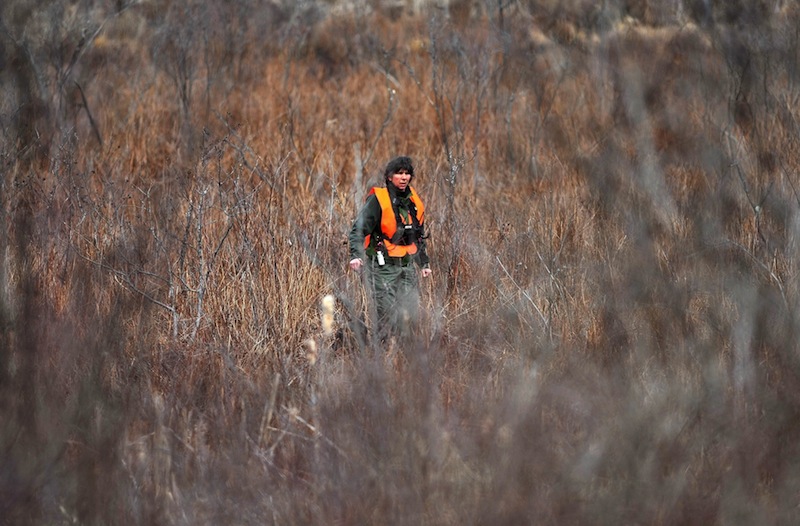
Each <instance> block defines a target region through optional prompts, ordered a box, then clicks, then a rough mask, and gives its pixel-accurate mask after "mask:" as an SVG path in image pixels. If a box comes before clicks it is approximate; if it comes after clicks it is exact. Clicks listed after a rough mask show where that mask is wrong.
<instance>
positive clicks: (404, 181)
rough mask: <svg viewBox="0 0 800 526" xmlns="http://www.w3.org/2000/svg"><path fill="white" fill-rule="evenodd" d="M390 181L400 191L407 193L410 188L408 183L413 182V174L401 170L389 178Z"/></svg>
mask: <svg viewBox="0 0 800 526" xmlns="http://www.w3.org/2000/svg"><path fill="white" fill-rule="evenodd" d="M389 181H390V182H391V183H392V184H393V185H394V186H395V187H396V188H397V189H398V190H402V191H405V189H406V188H408V183H409V182H411V174H409V173H408V172H406V171H405V170H400V171H398V172H397V173H393V174H392V175H391V176H390V177H389Z"/></svg>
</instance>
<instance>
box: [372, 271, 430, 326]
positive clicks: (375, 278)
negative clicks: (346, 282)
mask: <svg viewBox="0 0 800 526" xmlns="http://www.w3.org/2000/svg"><path fill="white" fill-rule="evenodd" d="M367 279H368V281H369V282H370V286H371V288H372V295H373V299H374V302H375V311H376V321H377V324H378V325H377V327H376V332H377V333H378V334H379V335H380V337H381V338H385V337H386V336H387V335H389V334H391V333H394V334H398V335H403V334H408V331H409V330H410V329H411V327H413V325H414V324H415V322H416V319H417V314H418V310H419V287H418V282H417V269H416V266H415V265H414V264H410V265H408V266H401V265H391V264H386V265H383V266H379V265H378V264H377V263H376V262H374V261H373V262H370V264H369V267H368V273H367Z"/></svg>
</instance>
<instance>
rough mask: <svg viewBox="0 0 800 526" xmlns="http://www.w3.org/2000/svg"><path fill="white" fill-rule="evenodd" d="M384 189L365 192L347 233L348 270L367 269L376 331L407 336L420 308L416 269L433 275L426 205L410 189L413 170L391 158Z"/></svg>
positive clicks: (405, 159)
mask: <svg viewBox="0 0 800 526" xmlns="http://www.w3.org/2000/svg"><path fill="white" fill-rule="evenodd" d="M383 176H384V179H385V182H386V187H385V188H383V187H377V186H376V187H373V188H372V189H371V190H370V191H369V193H368V194H367V198H366V202H365V203H364V206H363V207H362V208H361V211H360V212H359V214H358V217H357V218H356V220H355V222H354V223H353V228H352V229H351V230H350V236H349V242H350V258H351V259H350V268H351V269H352V270H354V271H356V272H360V271H362V270H364V269H366V272H367V278H368V280H369V282H370V284H371V286H372V292H373V297H374V300H375V306H376V310H377V322H378V327H377V332H378V333H379V334H380V336H381V338H382V339H383V338H385V337H386V336H387V335H388V334H389V333H390V332H392V331H400V332H401V333H404V332H407V331H408V329H409V326H410V324H411V322H413V321H414V320H415V318H416V313H417V309H418V305H419V291H418V286H417V270H416V267H419V268H421V269H422V270H421V274H422V277H423V278H427V277H428V276H430V275H431V269H430V265H429V260H428V254H427V253H426V250H425V238H426V236H425V205H423V203H422V199H420V197H419V195H418V194H417V192H416V191H415V190H414V188H413V187H412V186H411V181H412V179H413V178H414V166H413V163H412V161H411V159H410V158H409V157H405V156H401V157H395V158H394V159H392V160H391V161H389V162H388V163H387V165H386V169H385V170H384V173H383Z"/></svg>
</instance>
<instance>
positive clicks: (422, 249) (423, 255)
mask: <svg viewBox="0 0 800 526" xmlns="http://www.w3.org/2000/svg"><path fill="white" fill-rule="evenodd" d="M422 228H423V230H422V235H425V230H424V229H425V224H424V223H423V224H422ZM425 241H426V240H425V239H422V240H420V243H419V252H418V253H417V264H418V265H419V266H420V268H430V259H429V258H428V248H427V246H426V243H425Z"/></svg>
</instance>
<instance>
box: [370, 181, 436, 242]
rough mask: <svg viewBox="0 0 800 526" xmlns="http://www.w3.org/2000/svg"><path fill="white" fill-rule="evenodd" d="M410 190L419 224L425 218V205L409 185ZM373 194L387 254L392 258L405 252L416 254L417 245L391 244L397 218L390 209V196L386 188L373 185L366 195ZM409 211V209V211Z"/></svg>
mask: <svg viewBox="0 0 800 526" xmlns="http://www.w3.org/2000/svg"><path fill="white" fill-rule="evenodd" d="M409 189H410V190H411V202H412V203H414V205H415V206H416V207H417V221H419V224H420V225H421V224H422V222H423V221H424V219H425V205H423V204H422V199H420V198H419V195H417V192H416V191H415V190H414V189H413V188H412V187H410V186H409ZM371 194H375V197H377V198H378V203H380V205H381V232H383V245H384V246H385V247H386V252H387V253H388V254H387V255H388V256H390V257H393V258H401V257H403V256H405V255H406V254H416V253H417V245H416V243H414V244H412V245H394V244H392V241H391V239H392V237H394V234H395V232H397V218H396V216H395V214H394V210H393V209H392V198H391V197H390V196H389V190H388V189H387V188H381V187H377V186H375V187H373V188H372V190H370V191H369V194H367V197H369V196H370V195H371ZM409 212H410V211H409ZM369 241H370V236H367V237H366V239H365V240H364V248H367V247H368V246H369Z"/></svg>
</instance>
